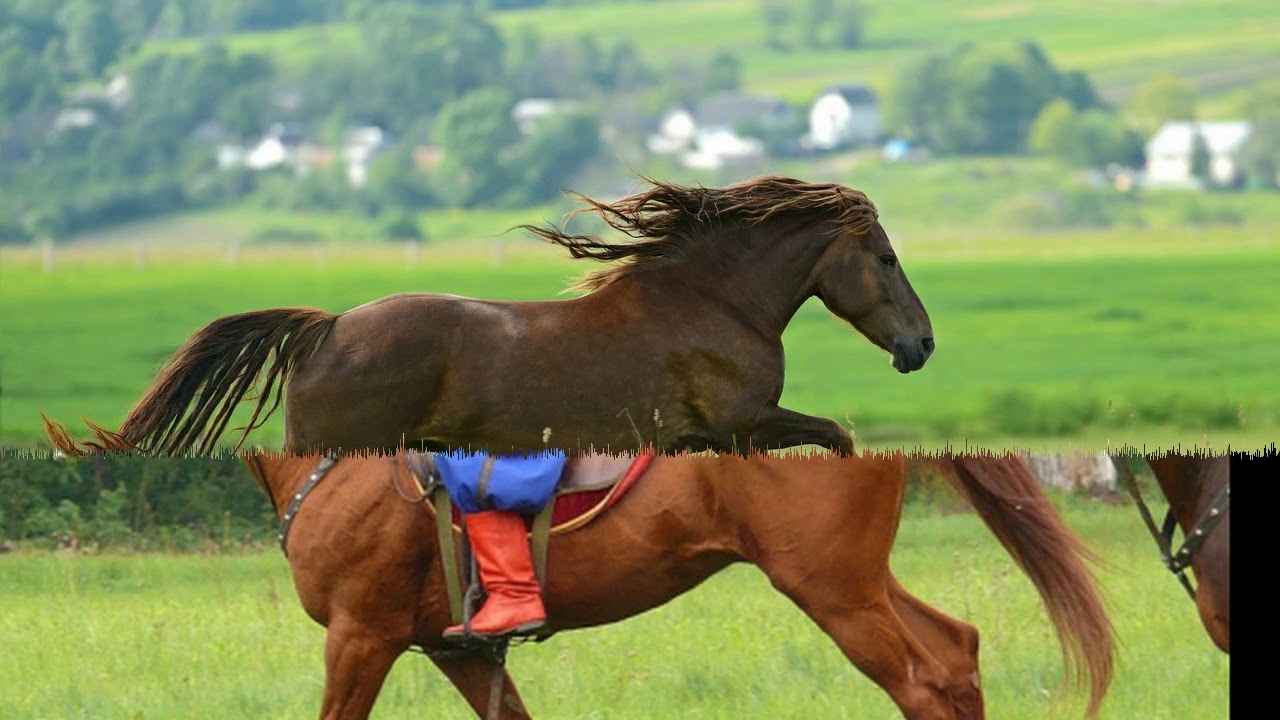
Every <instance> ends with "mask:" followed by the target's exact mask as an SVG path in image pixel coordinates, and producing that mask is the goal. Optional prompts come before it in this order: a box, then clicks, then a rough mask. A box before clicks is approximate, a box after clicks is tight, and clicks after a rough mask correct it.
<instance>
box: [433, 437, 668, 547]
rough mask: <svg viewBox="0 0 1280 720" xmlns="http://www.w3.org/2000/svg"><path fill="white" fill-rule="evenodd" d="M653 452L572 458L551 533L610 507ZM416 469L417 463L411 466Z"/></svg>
mask: <svg viewBox="0 0 1280 720" xmlns="http://www.w3.org/2000/svg"><path fill="white" fill-rule="evenodd" d="M653 458H654V455H653V453H644V454H640V455H636V456H634V457H621V458H620V457H614V456H611V455H593V456H585V457H578V458H573V459H571V460H570V461H569V463H568V465H567V466H566V467H565V470H564V474H563V475H562V476H561V478H560V483H559V484H558V486H557V489H556V494H555V496H554V497H553V499H552V502H554V503H555V507H554V509H553V510H552V511H551V533H552V534H553V535H560V534H564V533H567V532H572V531H573V530H577V529H579V528H581V527H583V526H585V525H586V524H587V523H589V522H591V521H592V520H594V519H595V518H596V517H599V515H600V514H601V513H603V512H604V511H606V510H608V509H609V508H610V507H613V505H614V504H616V503H617V502H618V501H619V500H621V499H622V496H623V495H625V494H626V493H627V491H628V490H630V489H631V488H632V487H634V486H635V484H636V482H637V481H638V480H639V479H640V477H641V476H642V475H644V473H645V471H646V470H648V468H649V464H650V463H651V462H652V461H653ZM411 466H413V467H414V468H415V474H419V477H420V479H422V480H425V478H421V474H420V473H417V472H416V469H417V467H419V466H418V465H417V464H416V463H411ZM453 524H454V525H455V526H457V527H458V528H461V527H462V514H461V512H459V510H458V508H457V507H456V506H455V507H454V508H453ZM525 524H526V526H528V527H530V528H532V525H533V518H532V516H526V517H525Z"/></svg>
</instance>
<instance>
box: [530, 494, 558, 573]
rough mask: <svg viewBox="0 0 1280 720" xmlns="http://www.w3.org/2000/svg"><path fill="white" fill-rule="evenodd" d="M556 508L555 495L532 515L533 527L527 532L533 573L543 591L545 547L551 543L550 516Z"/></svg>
mask: <svg viewBox="0 0 1280 720" xmlns="http://www.w3.org/2000/svg"><path fill="white" fill-rule="evenodd" d="M555 509H556V495H554V494H553V495H552V496H551V498H550V499H549V500H547V504H546V505H544V506H543V507H542V509H541V510H539V511H538V514H537V515H534V516H533V528H532V529H531V530H530V533H529V545H530V550H531V551H532V552H533V573H534V575H536V576H537V578H538V584H539V585H541V586H542V590H543V591H544V592H545V591H546V589H547V549H548V546H550V544H551V516H552V514H553V513H554V512H555Z"/></svg>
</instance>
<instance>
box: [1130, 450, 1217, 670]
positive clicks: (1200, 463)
mask: <svg viewBox="0 0 1280 720" xmlns="http://www.w3.org/2000/svg"><path fill="white" fill-rule="evenodd" d="M1147 463H1148V464H1149V465H1150V466H1151V471H1152V473H1153V474H1154V475H1155V478H1156V483H1157V484H1159V486H1160V491H1161V492H1162V493H1163V494H1164V496H1165V499H1166V500H1168V502H1169V512H1170V513H1171V514H1172V516H1173V518H1174V519H1175V520H1176V521H1177V524H1178V527H1179V528H1181V530H1182V534H1183V537H1185V538H1188V539H1192V538H1194V539H1193V540H1192V543H1193V544H1192V545H1190V546H1188V547H1187V550H1188V552H1187V553H1186V558H1185V559H1183V560H1182V562H1185V563H1186V564H1188V565H1189V567H1190V568H1191V573H1192V574H1193V575H1194V576H1195V579H1196V588H1195V590H1194V598H1195V603H1196V608H1197V609H1198V610H1199V613H1200V621H1201V623H1203V624H1204V629H1205V631H1206V632H1208V634H1209V638H1210V639H1212V640H1213V643H1214V644H1215V645H1217V646H1218V648H1219V649H1221V650H1222V651H1223V652H1225V653H1230V652H1231V525H1230V524H1231V513H1230V506H1229V505H1224V501H1225V500H1226V497H1227V496H1226V494H1225V493H1229V492H1230V491H1229V489H1228V485H1229V484H1230V482H1231V456H1230V455H1221V456H1216V457H1215V456H1212V455H1208V454H1200V453H1189V454H1182V453H1168V454H1163V455H1150V456H1148V457H1147ZM1117 467H1119V468H1120V469H1121V472H1124V468H1123V467H1121V466H1117ZM1128 479H1129V480H1132V478H1131V477H1130V478H1128ZM1215 509H1216V510H1217V513H1214V510H1215ZM1197 529H1200V530H1201V532H1202V533H1203V535H1202V536H1201V537H1196V536H1195V532H1196V530H1197ZM1170 540H1172V537H1169V538H1167V539H1165V540H1160V539H1157V542H1159V543H1161V545H1162V546H1163V545H1165V544H1166V543H1168V542H1169V541H1170ZM1201 543H1203V544H1201ZM1196 546H1198V548H1199V549H1198V550H1195V547H1196ZM1176 550H1177V549H1176V548H1172V549H1171V548H1169V547H1163V548H1162V551H1163V552H1168V553H1169V555H1171V556H1173V558H1174V559H1175V560H1177V559H1178V558H1177V552H1176ZM1188 587H1189V586H1188Z"/></svg>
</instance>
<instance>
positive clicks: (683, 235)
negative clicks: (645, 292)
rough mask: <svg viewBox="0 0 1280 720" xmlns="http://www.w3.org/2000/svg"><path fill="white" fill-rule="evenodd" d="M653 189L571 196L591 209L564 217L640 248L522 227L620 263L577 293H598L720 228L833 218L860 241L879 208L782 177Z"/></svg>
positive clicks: (852, 194)
mask: <svg viewBox="0 0 1280 720" xmlns="http://www.w3.org/2000/svg"><path fill="white" fill-rule="evenodd" d="M642 179H643V180H645V181H646V182H647V183H649V184H650V185H652V187H651V188H650V189H648V190H645V191H644V192H640V193H636V194H634V195H630V196H627V197H624V198H622V199H621V200H616V201H614V202H611V203H603V202H600V201H598V200H593V199H591V198H589V197H586V196H585V195H581V194H578V193H573V194H572V195H571V196H572V197H574V198H576V199H578V200H579V201H581V202H582V203H583V204H585V205H586V207H582V208H578V209H577V210H574V211H573V212H571V213H569V214H568V215H566V216H565V219H566V220H568V219H569V218H572V217H573V216H575V215H578V214H579V213H586V212H595V213H598V214H599V215H600V217H601V218H603V219H604V221H605V222H606V223H608V224H609V226H610V227H612V228H614V229H616V230H620V231H622V232H623V233H626V234H627V235H629V236H631V237H632V238H643V239H642V240H639V241H638V242H621V243H611V242H605V241H603V240H601V239H600V238H598V237H596V236H594V235H572V234H569V233H566V232H564V231H563V230H559V229H556V228H551V227H539V226H535V225H520V226H519V227H520V228H522V229H524V230H528V231H530V232H532V233H533V234H534V235H537V236H538V237H541V238H543V239H544V240H547V241H548V242H551V243H554V244H556V245H559V246H561V247H564V248H567V249H568V250H569V254H570V255H571V256H573V257H574V258H590V259H592V260H598V261H601V262H614V261H621V262H618V263H617V264H615V265H612V266H610V267H607V268H605V269H603V270H597V271H595V272H592V273H589V274H588V275H587V276H586V277H584V278H583V279H582V280H580V281H579V282H578V283H576V284H575V285H574V286H573V289H578V290H587V291H594V290H599V289H600V288H602V287H604V286H606V285H608V284H610V283H612V282H614V281H616V280H618V279H620V278H624V277H627V276H629V275H633V274H636V273H638V272H641V271H644V270H647V269H649V268H652V267H655V266H659V265H666V264H670V263H671V262H672V261H674V260H675V259H677V258H679V257H681V256H682V255H683V254H684V253H685V252H686V251H687V250H688V249H689V248H691V247H692V246H694V245H695V244H696V243H698V242H699V241H700V240H702V239H704V238H706V237H707V236H708V233H707V230H708V229H710V227H711V226H712V225H713V224H715V223H722V222H729V221H741V222H746V223H748V224H756V223H759V222H762V221H764V220H767V219H769V218H770V217H774V216H780V215H785V214H798V213H818V212H826V213H831V214H832V218H831V219H832V221H833V222H835V224H836V226H837V227H839V228H842V229H847V230H848V231H850V232H853V233H855V234H862V233H865V232H867V231H868V230H870V229H871V226H872V225H873V224H874V223H875V222H876V219H877V217H878V214H877V212H876V208H875V205H873V204H872V203H871V201H870V200H868V199H867V196H866V195H864V194H863V193H861V192H858V191H857V190H852V189H850V188H847V187H845V186H843V185H837V184H834V183H806V182H803V181H800V180H796V179H794V178H789V177H781V176H775V175H770V176H762V177H757V178H753V179H751V180H747V181H745V182H740V183H737V184H735V185H730V186H728V187H724V188H708V187H702V186H696V187H686V186H683V185H676V184H674V183H668V182H663V181H661V180H654V179H652V178H648V177H644V178H642Z"/></svg>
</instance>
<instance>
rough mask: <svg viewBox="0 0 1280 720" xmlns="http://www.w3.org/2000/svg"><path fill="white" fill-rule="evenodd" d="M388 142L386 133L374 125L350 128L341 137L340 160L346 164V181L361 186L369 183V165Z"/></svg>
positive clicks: (353, 185)
mask: <svg viewBox="0 0 1280 720" xmlns="http://www.w3.org/2000/svg"><path fill="white" fill-rule="evenodd" d="M387 144H388V138H387V133H386V132H385V131H384V130H383V129H382V128H380V127H378V126H376V125H365V126H362V127H357V128H352V129H350V130H348V131H347V132H346V134H345V135H344V136H343V139H342V160H343V162H344V163H346V166H347V182H349V183H350V184H351V187H356V188H362V187H364V186H365V185H367V184H368V183H369V167H370V166H371V165H373V161H374V158H376V157H377V156H378V153H380V152H382V151H383V150H384V149H385V148H386V147H387Z"/></svg>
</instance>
